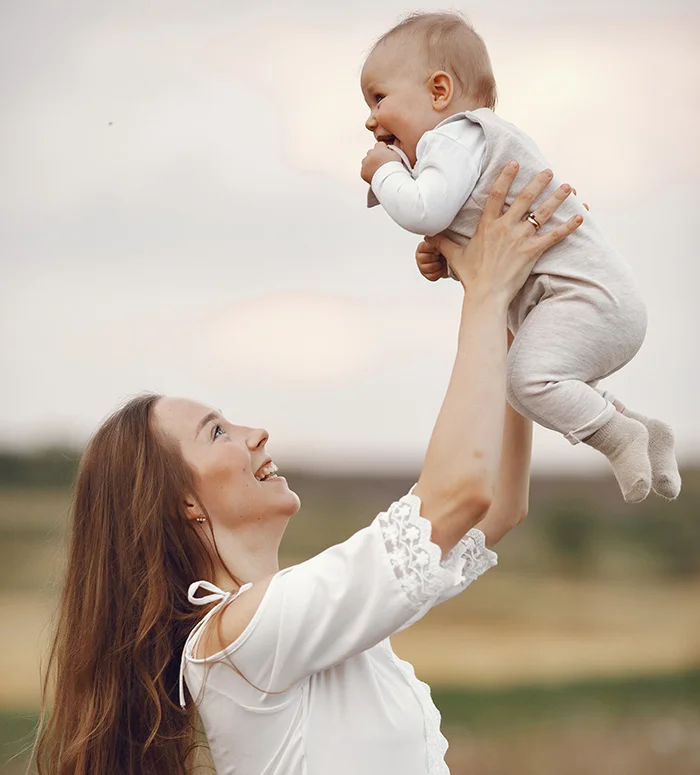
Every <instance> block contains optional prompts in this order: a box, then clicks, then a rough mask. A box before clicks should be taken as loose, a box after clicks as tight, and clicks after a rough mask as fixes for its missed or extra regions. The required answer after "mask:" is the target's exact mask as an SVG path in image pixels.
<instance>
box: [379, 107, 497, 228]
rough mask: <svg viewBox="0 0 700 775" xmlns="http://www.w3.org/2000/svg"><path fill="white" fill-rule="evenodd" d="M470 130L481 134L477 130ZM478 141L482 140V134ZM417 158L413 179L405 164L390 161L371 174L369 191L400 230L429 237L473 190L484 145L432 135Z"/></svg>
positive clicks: (421, 145) (449, 220)
mask: <svg viewBox="0 0 700 775" xmlns="http://www.w3.org/2000/svg"><path fill="white" fill-rule="evenodd" d="M460 123H462V122H460ZM448 127H449V125H448ZM472 128H473V130H474V133H476V132H479V133H481V128H480V127H476V126H474V125H472V126H470V127H469V129H470V130H471V129H472ZM476 137H477V138H478V139H481V137H483V133H481V135H476ZM417 154H418V161H417V163H416V172H417V174H416V177H415V179H414V178H413V177H412V176H411V173H410V172H409V170H407V169H406V167H404V165H403V164H401V163H399V162H397V161H393V162H391V163H387V164H383V165H382V166H380V167H379V169H377V171H376V172H375V173H374V175H373V177H372V190H373V191H374V193H375V195H376V197H377V199H378V200H379V202H380V203H381V205H382V206H383V207H384V209H385V210H386V211H387V212H388V213H389V215H390V216H391V217H392V219H393V220H394V221H396V223H398V224H399V226H402V227H403V228H404V229H407V230H408V231H411V232H414V233H415V234H423V235H426V236H432V235H434V234H438V233H440V232H441V231H443V230H444V229H446V228H447V227H448V226H449V225H450V224H451V223H452V221H453V220H454V218H455V216H456V215H457V213H458V212H459V210H460V208H461V207H462V205H463V204H464V203H465V202H466V201H467V199H468V198H469V195H470V194H471V192H472V191H473V190H474V186H475V185H476V182H477V180H478V178H479V174H480V172H481V159H482V157H483V141H482V142H481V143H479V142H477V143H470V144H465V143H462V142H458V141H457V140H455V139H453V138H452V137H449V136H447V135H445V134H443V133H442V132H441V131H440V130H437V131H435V130H433V131H431V132H426V134H425V135H424V136H423V138H422V139H421V140H420V142H419V143H418V148H417Z"/></svg>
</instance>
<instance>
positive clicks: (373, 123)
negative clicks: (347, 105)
mask: <svg viewBox="0 0 700 775" xmlns="http://www.w3.org/2000/svg"><path fill="white" fill-rule="evenodd" d="M365 127H367V129H369V131H370V132H374V130H375V129H376V128H377V119H376V118H375V117H374V114H373V113H370V114H369V118H368V119H367V121H365Z"/></svg>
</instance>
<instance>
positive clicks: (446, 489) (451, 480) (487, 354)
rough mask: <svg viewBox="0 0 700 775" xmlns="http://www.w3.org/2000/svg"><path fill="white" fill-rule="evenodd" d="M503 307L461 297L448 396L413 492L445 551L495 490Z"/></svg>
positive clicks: (494, 302)
mask: <svg viewBox="0 0 700 775" xmlns="http://www.w3.org/2000/svg"><path fill="white" fill-rule="evenodd" d="M506 309H507V302H506V301H505V300H503V299H501V298H499V297H497V296H488V295H483V296H480V297H479V296H477V297H474V296H470V295H469V294H465V301H464V305H463V308H462V317H461V322H460V329H459V342H458V346H457V355H456V358H455V364H454V367H453V370H452V375H451V378H450V382H449V385H448V388H447V394H446V395H445V399H444V401H443V404H442V408H441V409H440V413H439V415H438V418H437V421H436V423H435V428H434V430H433V433H432V436H431V439H430V443H429V445H428V450H427V452H426V456H425V463H424V465H423V470H422V471H421V474H420V477H419V479H418V484H417V485H416V488H415V493H416V495H418V496H419V497H420V498H421V500H422V503H423V516H425V517H427V518H428V519H430V520H431V522H432V523H433V531H432V533H433V540H434V541H435V543H437V544H438V545H439V546H440V547H441V548H442V549H443V552H447V551H449V550H450V549H451V548H452V547H453V546H454V545H455V544H456V543H457V542H458V541H459V539H460V538H461V537H462V536H463V535H464V534H465V533H466V532H467V531H468V530H469V529H470V528H472V527H474V525H476V524H477V523H478V522H479V521H480V520H481V519H482V518H483V517H484V514H485V513H486V511H487V510H488V508H489V507H490V505H491V502H492V499H493V497H494V494H495V492H496V484H497V479H498V474H499V469H500V460H501V443H502V435H503V423H504V407H505V403H506V402H505V370H506V356H507V344H506V333H505V332H506Z"/></svg>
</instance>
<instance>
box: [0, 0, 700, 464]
mask: <svg viewBox="0 0 700 775" xmlns="http://www.w3.org/2000/svg"><path fill="white" fill-rule="evenodd" d="M437 7H445V6H442V5H434V4H430V3H428V4H423V5H421V6H419V7H417V6H411V5H406V4H404V3H403V2H396V0H388V1H387V2H384V3H382V4H381V5H380V4H376V3H369V2H366V0H356V1H355V2H353V3H349V2H344V3H340V2H336V3H332V2H320V1H318V2H301V1H300V0H285V2H281V1H275V2H266V3H250V2H249V3H241V2H238V1H237V0H230V1H229V2H220V1H219V0H215V1H214V0H212V1H211V2H209V1H208V0H201V1H198V2H197V3H192V2H182V1H181V0H168V2H154V1H153V0H141V1H140V2H128V1H127V2H119V3H117V2H112V0H102V1H101V2H98V3H95V2H65V3H60V4H58V3H52V2H48V0H24V1H23V2H21V3H20V2H15V3H3V4H2V6H0V97H1V98H2V105H3V118H2V121H1V122H0V180H2V185H1V186H0V376H1V377H2V381H1V383H0V446H6V447H7V446H11V447H20V448H27V447H36V446H42V445H45V444H50V443H51V444H53V443H61V442H63V443H70V444H83V443H84V442H85V441H86V439H87V438H88V437H89V434H90V433H91V432H92V430H94V428H95V427H96V426H97V425H98V424H99V423H100V421H101V420H102V419H103V418H104V417H105V416H106V415H107V414H109V413H110V411H112V410H113V409H114V408H115V407H116V406H118V405H119V404H120V402H122V401H124V400H125V399H126V398H128V397H129V396H131V395H134V394H135V393H138V392H139V391H141V390H154V391H157V392H164V393H167V394H173V395H185V396H189V397H192V398H196V399H198V400H200V401H203V402H205V403H207V404H211V405H213V406H215V407H217V408H220V409H222V410H223V412H224V413H225V414H226V415H227V417H228V418H229V419H230V420H231V421H232V422H236V423H241V424H246V425H255V426H262V427H265V428H267V430H268V431H269V432H270V435H271V439H270V443H269V445H268V448H269V449H270V451H271V452H272V454H273V455H274V456H275V458H276V460H278V461H279V462H281V463H282V464H284V463H290V464H295V465H306V466H317V467H319V468H337V469H340V470H342V469H365V470H375V469H377V470H379V469H381V470H402V469H403V468H406V467H409V466H410V467H415V466H417V465H419V464H420V461H421V459H422V456H423V453H424V451H425V448H426V446H427V443H428V439H429V436H430V431H431V429H432V426H433V423H434V421H435V418H436V416H437V412H438V410H439V407H440V403H441V401H442V398H443V396H444V392H445V389H446V386H447V380H448V377H449V373H450V369H451V366H452V362H453V358H454V353H455V347H456V332H457V323H458V316H459V309H460V291H459V288H458V286H457V285H456V284H455V283H453V282H451V281H442V282H439V283H436V284H430V283H427V282H426V281H425V280H423V279H422V278H421V277H420V275H419V274H418V272H417V270H416V268H415V264H414V259H413V252H414V249H415V246H416V244H417V241H418V240H417V238H416V237H415V236H414V235H411V234H408V233H406V232H403V231H402V230H401V229H400V228H399V227H398V226H397V225H396V224H394V223H393V222H392V221H391V220H390V219H389V217H388V216H387V215H386V214H385V213H383V212H382V211H381V208H375V209H373V210H367V208H366V206H365V195H366V189H365V185H364V183H363V182H362V181H361V180H360V177H359V168H360V161H361V159H362V157H363V156H364V153H365V152H366V150H367V149H368V148H369V147H370V145H371V144H372V142H371V136H370V134H369V133H368V132H367V130H366V129H365V127H364V122H365V120H366V117H367V109H366V106H365V104H364V101H363V99H362V95H361V92H360V89H359V72H360V69H361V66H362V62H363V57H364V55H365V54H366V52H367V50H368V49H369V47H370V46H371V44H372V42H373V40H374V39H375V38H377V37H378V36H379V35H380V34H381V33H382V32H384V31H385V30H386V29H387V28H388V27H390V26H391V25H392V24H393V23H395V22H396V21H397V19H398V18H399V17H400V16H401V15H402V14H404V13H406V12H408V11H411V10H416V9H418V8H420V9H424V10H428V9H430V8H437ZM452 7H455V8H459V9H460V10H463V11H465V12H467V13H468V15H469V17H470V18H471V20H472V22H473V23H474V25H475V27H476V29H477V31H479V32H480V33H481V34H482V36H483V37H484V39H485V41H486V44H487V46H488V48H489V51H490V54H491V59H492V63H493V67H494V72H495V75H496V80H497V83H498V88H499V96H500V98H499V105H498V112H499V114H500V115H502V116H503V117H504V118H506V119H507V120H509V121H512V122H513V123H515V124H517V125H519V126H520V127H521V128H522V129H524V130H526V131H527V132H528V133H530V134H531V135H532V136H533V137H534V138H535V140H536V141H537V143H538V145H539V146H540V147H541V148H542V149H543V151H544V153H545V155H546V156H547V158H548V159H549V161H550V162H551V164H552V165H553V167H554V169H555V170H556V172H557V173H558V174H559V176H560V177H562V178H563V179H565V180H567V181H568V182H570V183H572V184H573V185H574V186H576V187H577V189H578V191H579V193H580V195H581V196H582V198H583V199H584V200H585V201H587V202H589V203H590V205H591V207H592V209H593V216H594V217H595V218H596V219H597V220H598V221H599V222H600V224H601V225H602V226H603V227H604V228H605V229H606V230H607V232H608V233H609V234H610V236H611V238H612V239H613V241H614V242H615V244H616V245H617V246H618V248H619V249H620V250H621V251H622V252H623V254H624V255H625V257H626V258H627V260H628V261H629V262H630V264H631V265H632V266H633V268H634V270H635V273H636V275H637V277H638V278H639V283H640V285H641V288H642V292H643V295H644V297H645V300H646V303H647V306H648V310H649V330H648V334H647V339H646V341H645V344H644V346H643V348H642V350H641V351H640V353H639V354H638V355H637V356H636V358H635V359H634V360H633V361H632V362H631V363H630V364H629V365H628V366H626V367H625V368H624V369H623V370H622V371H620V372H619V373H618V374H616V375H614V376H613V377H611V378H610V379H608V380H606V382H605V383H604V384H605V386H606V387H608V388H609V389H611V390H612V391H613V392H614V393H616V394H617V395H618V396H619V397H620V399H621V400H623V401H624V402H625V403H627V404H628V405H630V406H631V407H633V408H635V409H637V410H638V411H642V412H645V413H647V414H652V415H655V416H659V417H662V418H664V419H666V420H667V421H669V422H670V423H671V424H672V425H673V426H674V428H675V430H676V434H677V438H678V453H679V457H680V459H681V462H687V463H690V462H694V461H699V460H700V412H699V411H698V409H697V399H696V395H697V392H698V386H699V382H700V380H699V377H700V366H699V365H698V356H699V354H700V348H698V346H697V337H698V336H699V335H700V313H699V312H698V304H697V294H698V288H700V270H699V269H698V247H697V223H698V213H697V207H698V202H699V201H700V146H699V144H698V142H697V138H698V137H699V136H700V78H699V73H700V66H699V65H700V47H698V45H697V41H698V40H699V39H700V10H699V9H698V6H697V4H696V3H694V2H685V1H682V0H675V2H660V1H657V0H640V2H636V3H635V4H634V5H633V6H631V5H630V4H629V3H628V2H620V1H619V0H617V1H615V2H610V1H609V0H606V2H603V0H592V1H591V2H588V3H586V5H585V8H584V7H583V6H582V4H580V3H572V2H570V0H561V2H549V1H548V0H546V1H545V0H534V2H531V3H528V4H526V5H524V4H522V3H520V2H518V3H516V2H514V1H513V0H505V1H504V2H498V3H494V2H493V0H475V2H473V3H471V4H470V5H469V6H468V7H465V6H452ZM630 9H633V10H630ZM604 466H605V463H604V461H602V460H601V459H600V458H599V457H598V455H597V454H596V453H594V452H592V451H591V450H589V449H587V448H585V447H584V445H579V446H577V447H575V448H572V447H571V446H570V445H569V444H568V443H567V442H566V441H564V440H563V439H562V438H561V436H558V435H557V434H555V433H553V432H551V431H544V430H540V429H538V430H537V432H536V436H535V453H534V468H535V470H538V471H550V470H552V471H582V472H587V471H594V470H596V469H600V470H602V469H603V468H604Z"/></svg>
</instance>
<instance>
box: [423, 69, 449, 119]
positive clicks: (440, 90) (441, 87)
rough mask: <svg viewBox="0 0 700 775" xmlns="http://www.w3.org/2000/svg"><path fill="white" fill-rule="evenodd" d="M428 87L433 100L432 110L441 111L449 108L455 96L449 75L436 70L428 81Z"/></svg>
mask: <svg viewBox="0 0 700 775" xmlns="http://www.w3.org/2000/svg"><path fill="white" fill-rule="evenodd" d="M428 87H429V89H430V94H431V96H432V99H433V108H434V109H435V110H438V111H441V110H445V108H447V107H449V105H450V103H451V102H452V98H453V97H454V94H455V86H454V81H453V80H452V76H451V75H450V74H449V73H446V72H445V71H444V70H438V71H437V72H435V73H433V74H432V75H431V76H430V78H429V79H428Z"/></svg>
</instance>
